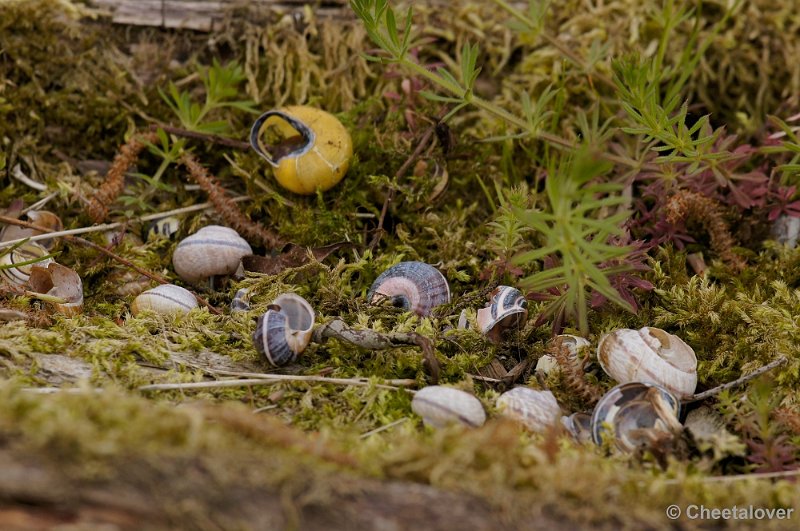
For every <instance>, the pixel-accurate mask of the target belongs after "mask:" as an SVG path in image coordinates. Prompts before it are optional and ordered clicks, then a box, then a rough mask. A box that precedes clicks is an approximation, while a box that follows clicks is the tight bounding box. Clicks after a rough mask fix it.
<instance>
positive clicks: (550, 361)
mask: <svg viewBox="0 0 800 531" xmlns="http://www.w3.org/2000/svg"><path fill="white" fill-rule="evenodd" d="M589 344H590V343H589V341H588V340H587V339H585V338H583V337H579V336H573V335H569V334H561V335H558V336H556V337H555V338H554V339H553V342H552V347H553V348H557V349H560V348H564V349H566V351H567V353H568V356H567V357H568V359H569V360H570V361H574V362H575V363H579V359H578V351H580V349H582V348H585V347H588V346H589ZM557 368H559V365H558V360H556V357H555V356H553V355H552V354H545V355H544V356H542V357H541V358H539V361H537V362H536V369H535V370H536V372H537V373H541V374H543V375H544V376H547V375H549V374H550V373H551V372H553V371H554V370H555V369H557Z"/></svg>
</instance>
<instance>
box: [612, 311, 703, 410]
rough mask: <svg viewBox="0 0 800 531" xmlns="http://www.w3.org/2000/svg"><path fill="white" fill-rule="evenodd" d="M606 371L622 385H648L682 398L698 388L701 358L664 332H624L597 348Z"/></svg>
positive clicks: (647, 329)
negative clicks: (656, 385) (653, 385)
mask: <svg viewBox="0 0 800 531" xmlns="http://www.w3.org/2000/svg"><path fill="white" fill-rule="evenodd" d="M597 358H598V360H599V361H600V365H601V366H602V367H603V370H604V371H606V373H608V375H609V376H611V377H612V378H614V379H615V380H617V381H618V382H620V383H627V382H644V383H654V384H658V385H661V386H662V387H665V388H666V389H667V390H668V391H670V392H671V393H673V394H674V395H675V396H677V397H678V398H683V397H686V396H689V395H691V394H692V393H694V390H695V387H697V357H696V356H695V354H694V350H692V348H691V347H690V346H689V345H687V344H686V343H684V342H683V340H681V339H680V338H679V337H678V336H675V335H672V334H669V333H667V332H665V331H664V330H661V329H660V328H653V327H644V328H641V329H639V330H630V329H621V330H616V331H614V332H612V333H610V334H607V335H605V336H603V337H602V338H601V339H600V343H599V344H598V345H597Z"/></svg>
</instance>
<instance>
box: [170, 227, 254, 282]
mask: <svg viewBox="0 0 800 531" xmlns="http://www.w3.org/2000/svg"><path fill="white" fill-rule="evenodd" d="M250 254H253V249H252V248H251V247H250V244H248V243H247V240H245V239H244V238H242V237H241V236H239V234H238V233H237V232H236V231H235V230H233V229H230V228H228V227H222V226H220V225H209V226H207V227H203V228H202V229H200V230H199V231H197V232H195V233H194V234H192V235H191V236H189V237H187V238H184V239H183V240H181V242H180V243H179V244H178V246H177V247H176V248H175V252H174V253H173V254H172V265H173V267H174V268H175V273H177V274H178V276H179V277H181V278H182V279H183V280H185V281H186V282H191V283H196V282H199V281H201V280H203V279H207V278H210V277H212V276H216V275H232V274H233V273H235V272H236V270H237V269H238V268H239V264H240V263H241V261H242V257H243V256H247V255H250Z"/></svg>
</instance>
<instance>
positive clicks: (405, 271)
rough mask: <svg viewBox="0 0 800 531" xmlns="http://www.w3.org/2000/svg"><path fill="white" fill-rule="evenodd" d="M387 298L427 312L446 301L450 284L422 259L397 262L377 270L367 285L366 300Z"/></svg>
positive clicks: (401, 304) (408, 308)
mask: <svg viewBox="0 0 800 531" xmlns="http://www.w3.org/2000/svg"><path fill="white" fill-rule="evenodd" d="M384 298H386V299H390V300H391V301H392V304H393V305H395V306H397V307H399V308H403V309H404V310H409V311H412V312H414V313H416V314H417V315H420V316H423V317H424V316H427V315H430V313H431V310H433V308H435V307H436V306H439V305H440V304H447V303H448V302H450V286H448V284H447V279H446V278H444V275H442V273H441V272H440V271H439V270H438V269H436V268H435V267H433V266H432V265H428V264H425V263H423V262H400V263H399V264H397V265H395V266H392V267H390V268H389V269H387V270H386V271H384V272H383V273H381V274H380V276H378V278H377V279H375V282H373V283H372V287H370V288H369V293H368V294H367V300H369V301H370V302H379V301H380V300H381V299H384Z"/></svg>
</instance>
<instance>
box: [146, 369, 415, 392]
mask: <svg viewBox="0 0 800 531" xmlns="http://www.w3.org/2000/svg"><path fill="white" fill-rule="evenodd" d="M255 376H256V377H255V378H242V379H237V380H216V381H214V382H188V383H166V384H150V385H142V386H140V387H139V388H138V389H139V391H174V390H178V389H213V388H216V387H243V386H249V385H273V384H278V383H285V382H303V383H327V384H332V385H346V386H352V387H370V386H372V385H374V386H375V387H376V388H378V389H387V390H390V391H400V390H406V391H409V392H411V393H413V392H414V391H412V390H411V389H404V387H406V386H409V385H416V384H417V382H416V380H389V381H391V382H396V383H401V384H402V385H403V387H399V386H397V385H387V384H372V383H371V382H370V381H369V380H367V379H366V378H327V377H325V376H302V375H294V374H259V373H256V374H255Z"/></svg>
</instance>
